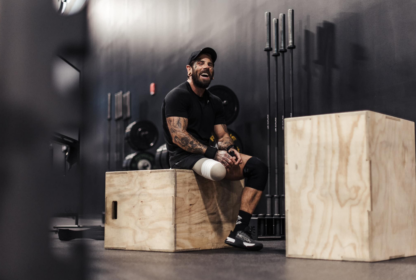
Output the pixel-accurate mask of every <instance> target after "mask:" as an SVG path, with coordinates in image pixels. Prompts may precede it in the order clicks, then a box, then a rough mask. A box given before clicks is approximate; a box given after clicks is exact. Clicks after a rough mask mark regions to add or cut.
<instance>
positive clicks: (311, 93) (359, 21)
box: [83, 0, 416, 213]
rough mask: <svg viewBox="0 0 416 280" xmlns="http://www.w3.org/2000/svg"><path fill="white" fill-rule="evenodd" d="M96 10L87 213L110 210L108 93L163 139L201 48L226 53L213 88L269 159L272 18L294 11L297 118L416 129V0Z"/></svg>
mask: <svg viewBox="0 0 416 280" xmlns="http://www.w3.org/2000/svg"><path fill="white" fill-rule="evenodd" d="M89 8H90V9H89V24H90V34H91V51H92V56H91V58H90V61H89V64H88V65H89V66H88V70H87V71H86V72H87V75H88V81H89V88H88V95H87V98H88V102H87V103H86V104H85V108H86V115H85V116H86V118H85V119H84V124H85V128H86V129H85V131H84V134H83V139H84V143H83V153H84V154H83V156H84V161H85V162H84V167H85V170H84V171H85V176H84V179H85V184H84V198H85V205H84V206H85V208H84V209H85V213H99V212H100V211H102V210H103V209H104V183H105V182H104V173H105V171H106V147H107V146H106V145H107V142H106V141H107V140H106V135H107V121H106V114H107V111H106V106H107V93H109V92H111V93H116V92H118V91H120V90H122V91H130V92H131V93H132V114H133V118H132V119H133V120H136V119H140V120H143V119H147V120H152V121H154V123H155V124H157V125H158V127H159V132H160V134H161V135H162V128H161V103H162V100H163V98H164V96H165V94H166V93H167V92H168V91H169V90H170V89H172V88H173V87H174V86H176V85H178V84H179V83H181V82H183V81H184V80H185V77H186V76H185V75H186V71H185V64H186V60H187V58H188V56H189V54H190V52H192V51H194V50H196V49H199V48H202V47H205V46H210V47H213V48H214V49H215V50H216V51H217V53H218V61H217V63H216V66H215V80H214V82H213V85H215V84H222V85H226V86H228V87H230V88H231V89H233V90H234V91H235V92H236V94H237V95H238V97H239V101H240V115H239V117H238V119H237V120H236V121H235V122H234V123H233V124H231V125H230V128H232V129H234V130H235V131H237V133H238V134H239V135H240V136H241V138H242V140H243V142H244V145H245V147H246V149H245V153H247V154H250V155H255V156H258V157H259V158H261V159H263V160H266V145H267V131H266V114H267V106H268V105H267V92H266V55H265V52H264V51H263V49H264V47H265V27H264V12H265V11H270V12H271V13H272V17H277V16H278V13H282V12H283V13H287V9H289V8H293V9H295V19H296V20H295V30H296V36H295V37H296V46H297V48H296V49H295V51H294V65H295V75H294V76H295V94H294V96H295V116H302V115H310V114H311V115H312V114H323V113H333V112H345V111H355V110H367V109H368V110H374V111H377V112H381V113H385V114H390V115H393V116H396V117H400V118H404V119H409V120H412V121H415V120H416V111H415V110H414V109H413V108H414V106H413V104H414V103H415V101H416V95H415V94H414V88H415V85H416V76H415V75H414V71H415V70H414V69H415V67H414V66H415V63H416V54H415V52H414V49H415V48H416V36H415V35H414V34H415V30H414V26H415V20H416V18H415V17H414V14H415V12H416V2H415V1H409V0H399V1H397V0H395V1H393V0H391V1H388V0H378V1H358V0H343V1H322V0H319V1H306V0H304V1H301V0H292V1H252V0H250V1H249V0H246V1H242V0H229V1H221V0H217V1H200V0H192V1H191V0H188V1H185V0H183V1H167V0H158V1H137V0H135V1H133V0H113V1H104V0H95V1H91V3H90V7H89ZM272 62H273V60H272ZM279 63H280V61H279ZM272 65H273V63H272ZM287 65H288V55H286V66H287ZM272 69H273V71H272V77H273V74H274V68H273V67H272ZM286 77H287V76H286ZM272 81H273V80H272ZM152 82H155V83H156V84H157V93H156V95H155V96H150V94H149V84H150V83H152ZM287 82H288V80H287ZM272 90H274V86H273V82H272ZM281 105H282V104H281V102H280V105H279V108H280V109H279V110H281V108H282V107H281ZM287 105H289V103H287ZM287 108H288V106H287ZM113 131H114V123H113ZM279 133H280V134H282V133H281V131H280V132H279ZM113 143H114V138H113ZM162 143H163V139H162V138H160V139H159V142H158V145H157V146H159V145H161V144H162ZM155 149H156V147H155V148H154V149H152V150H151V151H152V152H155ZM113 152H114V146H113V151H112V153H113ZM280 156H281V155H280ZM280 166H282V165H280ZM115 168H116V166H114V165H113V166H112V169H115ZM281 171H282V169H281ZM262 211H263V212H264V202H262V203H261V205H260V207H259V208H258V212H262Z"/></svg>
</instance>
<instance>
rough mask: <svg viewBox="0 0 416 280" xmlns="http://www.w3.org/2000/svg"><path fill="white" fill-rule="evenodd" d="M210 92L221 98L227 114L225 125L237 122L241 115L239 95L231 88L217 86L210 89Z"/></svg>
mask: <svg viewBox="0 0 416 280" xmlns="http://www.w3.org/2000/svg"><path fill="white" fill-rule="evenodd" d="M208 90H209V92H211V93H212V94H213V95H215V96H217V97H219V98H220V99H221V101H222V105H223V107H224V113H225V123H226V124H227V125H230V124H231V123H233V122H234V121H235V119H236V118H237V116H238V113H239V107H240V106H239V105H240V104H239V103H238V98H237V95H236V94H235V93H234V91H232V90H231V89H230V88H228V87H226V86H222V85H216V86H212V87H210V88H208Z"/></svg>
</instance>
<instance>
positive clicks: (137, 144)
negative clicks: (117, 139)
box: [125, 121, 159, 151]
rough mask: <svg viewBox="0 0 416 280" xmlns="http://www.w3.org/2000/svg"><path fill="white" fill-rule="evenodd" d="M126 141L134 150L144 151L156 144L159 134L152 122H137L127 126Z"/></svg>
mask: <svg viewBox="0 0 416 280" xmlns="http://www.w3.org/2000/svg"><path fill="white" fill-rule="evenodd" d="M125 139H126V141H127V143H128V144H129V146H130V147H131V148H132V149H133V150H136V151H143V150H147V149H149V148H151V147H153V146H154V145H155V144H156V142H157V140H158V139H159V132H158V130H157V127H156V126H155V125H154V124H153V123H152V122H149V121H136V122H132V123H131V124H129V125H128V126H127V128H126V134H125Z"/></svg>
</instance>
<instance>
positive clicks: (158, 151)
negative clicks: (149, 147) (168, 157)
mask: <svg viewBox="0 0 416 280" xmlns="http://www.w3.org/2000/svg"><path fill="white" fill-rule="evenodd" d="M162 147H163V145H162V146H160V147H159V148H157V150H156V155H155V168H156V169H162V164H161V162H160V154H161V152H162Z"/></svg>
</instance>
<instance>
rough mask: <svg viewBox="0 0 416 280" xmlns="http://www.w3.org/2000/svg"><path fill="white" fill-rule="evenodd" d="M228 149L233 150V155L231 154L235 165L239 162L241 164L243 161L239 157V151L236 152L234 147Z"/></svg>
mask: <svg viewBox="0 0 416 280" xmlns="http://www.w3.org/2000/svg"><path fill="white" fill-rule="evenodd" d="M228 151H229V152H230V153H231V152H233V153H234V156H232V158H234V161H235V165H239V164H242V163H243V159H242V158H241V155H240V153H239V152H237V150H236V149H234V148H231V149H229V150H228Z"/></svg>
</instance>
